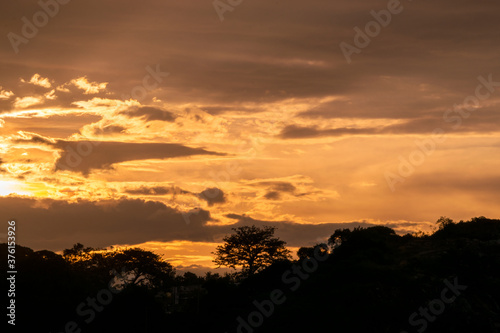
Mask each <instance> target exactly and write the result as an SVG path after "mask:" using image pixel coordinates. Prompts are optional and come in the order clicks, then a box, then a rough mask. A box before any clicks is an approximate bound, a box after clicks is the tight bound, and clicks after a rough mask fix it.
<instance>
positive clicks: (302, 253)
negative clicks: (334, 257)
mask: <svg viewBox="0 0 500 333" xmlns="http://www.w3.org/2000/svg"><path fill="white" fill-rule="evenodd" d="M315 251H318V252H319V253H320V255H321V256H324V255H326V254H328V247H327V245H326V244H325V243H320V244H316V245H314V246H310V247H307V246H303V247H301V248H300V249H299V250H298V251H297V256H298V257H299V260H303V259H307V258H313V257H314V253H315Z"/></svg>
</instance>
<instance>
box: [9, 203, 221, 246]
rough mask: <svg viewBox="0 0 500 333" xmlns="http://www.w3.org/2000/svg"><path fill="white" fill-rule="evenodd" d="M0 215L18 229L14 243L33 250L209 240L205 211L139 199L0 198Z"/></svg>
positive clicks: (211, 239)
mask: <svg viewBox="0 0 500 333" xmlns="http://www.w3.org/2000/svg"><path fill="white" fill-rule="evenodd" d="M0 215H1V217H2V218H3V219H5V220H6V221H7V219H15V220H16V222H17V223H18V225H19V226H21V225H22V227H20V230H22V235H21V231H20V233H19V237H18V239H17V240H18V243H19V244H22V245H26V246H30V247H34V248H37V249H43V248H47V249H51V250H56V249H59V250H60V249H63V248H69V247H71V246H72V244H74V243H76V242H81V243H83V244H86V245H89V246H109V245H113V244H132V243H142V242H146V241H150V240H157V241H173V240H192V241H213V233H210V232H209V230H210V229H209V228H208V227H207V226H206V223H207V221H209V220H210V214H209V213H208V212H207V211H204V210H200V211H199V212H198V213H197V214H193V215H191V216H190V217H189V218H190V219H189V221H190V223H189V224H187V223H186V221H185V219H184V217H183V215H182V212H180V211H177V210H176V209H174V208H171V207H168V206H166V205H164V204H163V203H160V202H153V201H143V200H125V199H124V200H118V201H100V202H99V203H96V202H90V201H85V200H81V201H78V202H75V203H68V202H65V201H56V200H51V199H45V200H40V201H38V200H34V199H28V198H14V197H3V198H0Z"/></svg>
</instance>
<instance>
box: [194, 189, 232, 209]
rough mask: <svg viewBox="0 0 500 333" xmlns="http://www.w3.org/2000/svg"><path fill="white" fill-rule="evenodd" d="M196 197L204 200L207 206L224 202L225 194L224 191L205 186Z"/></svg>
mask: <svg viewBox="0 0 500 333" xmlns="http://www.w3.org/2000/svg"><path fill="white" fill-rule="evenodd" d="M198 197H199V198H200V199H202V200H205V201H206V202H207V203H208V205H209V206H213V205H215V204H220V203H224V202H226V196H225V194H224V192H223V191H222V190H221V189H219V188H216V187H212V188H207V189H205V190H203V191H201V192H200V193H198Z"/></svg>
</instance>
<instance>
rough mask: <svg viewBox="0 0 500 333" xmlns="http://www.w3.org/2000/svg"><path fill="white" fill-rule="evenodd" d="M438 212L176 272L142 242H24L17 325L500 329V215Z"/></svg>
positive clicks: (49, 328)
mask: <svg viewBox="0 0 500 333" xmlns="http://www.w3.org/2000/svg"><path fill="white" fill-rule="evenodd" d="M437 223H438V230H436V231H435V232H434V233H433V234H431V235H425V234H423V233H420V234H407V235H397V234H396V233H395V232H394V230H392V229H390V228H387V227H385V226H374V227H370V228H356V229H353V230H350V229H338V230H332V235H331V237H330V238H329V240H328V245H326V244H318V245H316V246H313V247H303V248H301V249H300V250H299V251H298V256H299V259H298V260H289V259H286V256H284V258H285V259H282V260H279V261H274V262H272V261H269V263H268V265H267V266H265V267H264V268H263V269H260V270H253V269H252V270H250V271H251V273H252V274H243V275H242V274H234V275H229V274H226V275H224V276H221V275H219V274H214V273H207V275H206V276H204V277H198V276H196V275H194V274H192V273H185V274H183V275H176V274H175V268H174V267H172V266H171V265H170V264H168V263H166V262H165V261H163V260H162V258H161V257H160V256H158V255H156V254H154V253H152V252H149V251H145V250H142V249H127V250H120V251H114V252H109V251H99V250H98V249H92V248H88V247H85V246H83V245H82V244H76V245H75V246H74V247H73V248H72V249H67V250H65V251H64V253H63V255H59V254H56V253H53V252H50V251H33V250H31V249H29V248H27V247H22V246H17V249H16V261H17V266H18V274H17V280H16V329H17V331H19V332H28V331H34V330H36V332H54V333H55V332H93V333H98V332H134V333H135V332H242V333H243V332H244V333H252V332H312V331H318V330H321V331H328V332H467V333H471V332H482V333H484V332H500V220H496V219H488V218H485V217H477V218H473V219H471V220H470V221H466V222H464V221H460V222H458V223H455V222H453V221H452V220H450V219H448V218H445V217H442V218H440V219H439V220H438V222H437ZM252 228H253V229H252ZM252 228H248V229H245V230H246V231H248V230H254V231H259V230H260V231H262V229H259V228H258V227H252ZM266 230H268V229H266ZM268 233H269V232H268ZM268 236H269V235H268ZM268 239H274V238H271V237H270V236H269V237H268ZM280 244H282V243H280ZM0 247H1V248H2V253H7V244H0ZM248 248H249V249H250V248H254V249H255V247H252V246H250V247H248ZM268 250H269V249H268ZM219 252H220V251H219ZM269 253H272V251H271V252H269ZM1 260H2V267H7V262H6V260H7V256H6V255H3V256H2V259H1ZM219 261H220V260H219ZM254 271H255V273H254ZM4 281H5V280H4Z"/></svg>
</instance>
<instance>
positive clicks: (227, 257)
mask: <svg viewBox="0 0 500 333" xmlns="http://www.w3.org/2000/svg"><path fill="white" fill-rule="evenodd" d="M232 230H234V231H235V232H236V233H234V234H232V235H229V236H226V237H224V239H223V241H224V244H223V245H220V246H218V247H217V248H216V251H215V252H213V254H214V255H215V259H214V260H213V261H214V262H215V263H216V264H217V265H218V266H219V267H221V266H227V267H230V268H233V269H236V267H237V266H241V267H242V273H243V275H245V276H251V275H253V274H254V273H255V272H257V271H259V270H262V269H263V268H265V267H267V266H269V265H271V264H273V263H274V262H277V261H281V260H287V259H289V258H290V251H289V250H288V249H287V248H286V247H285V244H286V242H284V241H282V240H280V239H279V238H276V237H274V231H275V230H276V228H275V227H264V228H259V227H256V226H254V225H253V226H251V227H250V226H243V227H239V228H233V229H232Z"/></svg>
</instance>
